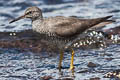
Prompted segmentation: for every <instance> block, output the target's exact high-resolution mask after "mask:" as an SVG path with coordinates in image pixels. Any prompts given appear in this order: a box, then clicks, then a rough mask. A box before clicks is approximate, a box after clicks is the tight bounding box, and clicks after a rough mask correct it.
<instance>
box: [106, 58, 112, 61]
mask: <svg viewBox="0 0 120 80" xmlns="http://www.w3.org/2000/svg"><path fill="white" fill-rule="evenodd" d="M105 59H106V60H108V61H111V60H113V59H114V58H105Z"/></svg>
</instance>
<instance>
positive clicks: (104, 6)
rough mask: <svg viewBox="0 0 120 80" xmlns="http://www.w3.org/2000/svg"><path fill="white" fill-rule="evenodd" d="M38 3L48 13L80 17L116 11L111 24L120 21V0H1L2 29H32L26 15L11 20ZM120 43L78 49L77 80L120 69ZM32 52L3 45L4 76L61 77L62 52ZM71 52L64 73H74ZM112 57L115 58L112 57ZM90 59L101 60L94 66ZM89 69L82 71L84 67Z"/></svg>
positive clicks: (25, 79) (24, 79) (28, 79)
mask: <svg viewBox="0 0 120 80" xmlns="http://www.w3.org/2000/svg"><path fill="white" fill-rule="evenodd" d="M30 6H38V7H39V8H41V9H42V11H43V16H44V17H50V16H78V17H80V18H96V17H103V16H107V15H114V16H113V19H116V21H117V22H115V23H114V24H110V25H108V26H107V28H110V27H115V26H117V25H120V23H119V21H120V19H119V18H120V8H119V7H120V1H119V0H109V1H108V0H29V1H28V0H0V31H2V32H3V31H17V30H25V29H31V21H30V20H29V19H24V20H20V21H17V22H16V23H13V24H8V23H9V21H10V20H11V19H13V18H15V17H18V16H20V15H22V14H23V13H24V11H25V9H26V8H27V7H30ZM119 53H120V46H119V45H111V46H109V47H108V48H105V49H92V50H77V51H76V54H75V61H74V64H75V80H84V79H87V80H88V79H90V78H93V77H100V78H101V80H109V79H107V78H103V76H104V74H105V73H106V72H108V71H111V70H115V69H120V65H119V63H120V56H119ZM42 54H44V55H43V56H39V54H36V53H32V52H20V51H19V50H17V49H0V80H6V79H7V80H35V79H36V80H39V79H40V78H41V77H42V76H45V75H46V76H52V77H53V78H55V79H58V78H59V74H58V70H57V66H58V61H59V56H51V57H49V56H48V55H46V53H42ZM70 56H71V55H70V54H68V53H65V56H64V57H65V58H64V62H63V68H64V69H63V70H62V71H63V72H64V73H63V74H64V75H65V76H67V75H70V74H69V71H68V68H69V64H70ZM108 58H112V59H111V60H108ZM89 62H93V63H95V64H97V67H94V68H90V67H88V66H87V64H88V63H89ZM84 70H88V71H87V72H83V73H81V71H84Z"/></svg>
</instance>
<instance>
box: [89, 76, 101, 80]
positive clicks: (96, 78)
mask: <svg viewBox="0 0 120 80" xmlns="http://www.w3.org/2000/svg"><path fill="white" fill-rule="evenodd" d="M90 80H100V78H99V77H95V78H90Z"/></svg>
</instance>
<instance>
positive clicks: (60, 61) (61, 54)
mask: <svg viewBox="0 0 120 80" xmlns="http://www.w3.org/2000/svg"><path fill="white" fill-rule="evenodd" d="M62 60H63V51H62V50H61V51H60V60H59V72H61V67H62Z"/></svg>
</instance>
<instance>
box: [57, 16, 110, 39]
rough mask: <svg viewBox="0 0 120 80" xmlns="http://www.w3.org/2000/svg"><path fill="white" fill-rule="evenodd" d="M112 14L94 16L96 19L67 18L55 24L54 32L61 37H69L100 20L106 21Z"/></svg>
mask: <svg viewBox="0 0 120 80" xmlns="http://www.w3.org/2000/svg"><path fill="white" fill-rule="evenodd" d="M110 17H112V16H107V17H102V18H96V19H78V18H72V17H71V18H67V19H68V20H67V21H64V20H63V21H61V23H60V24H57V25H56V27H57V28H56V30H55V33H56V35H58V36H61V37H70V36H76V35H78V34H81V33H82V32H84V31H85V30H86V29H88V28H90V27H93V26H95V25H97V24H99V23H101V22H104V21H106V20H107V19H108V18H110Z"/></svg>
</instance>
